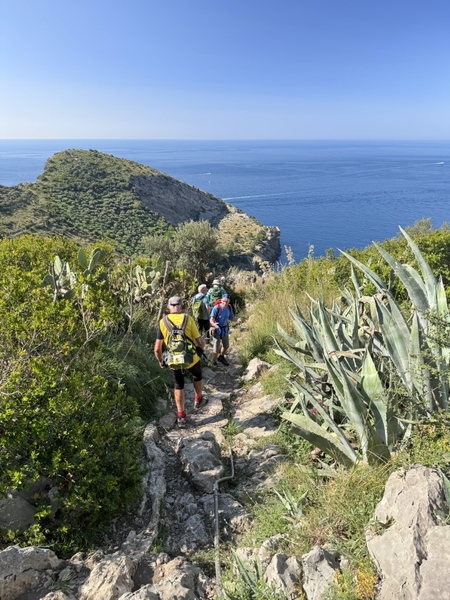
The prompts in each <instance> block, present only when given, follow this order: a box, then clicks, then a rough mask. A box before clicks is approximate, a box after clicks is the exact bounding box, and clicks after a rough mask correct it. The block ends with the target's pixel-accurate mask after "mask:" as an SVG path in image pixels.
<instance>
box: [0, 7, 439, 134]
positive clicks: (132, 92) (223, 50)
mask: <svg viewBox="0 0 450 600" xmlns="http://www.w3.org/2000/svg"><path fill="white" fill-rule="evenodd" d="M449 32H450V2H448V0H445V1H441V0H434V1H432V2H425V0H422V1H420V2H419V1H414V0H389V1H385V0H378V1H376V2H375V1H373V0H372V2H369V1H368V0H339V1H338V0H322V1H319V0H276V1H275V0H272V1H268V0H259V1H258V2H256V1H253V2H250V1H249V0H239V1H237V0H227V2H218V1H217V0H208V1H206V0H191V1H190V2H188V1H187V0H158V1H154V0H128V1H127V2H125V0H122V1H120V2H119V1H118V0H77V2H66V1H64V0H58V1H57V0H0V86H1V87H0V89H1V93H0V138H62V139H65V138H97V139H99V138H116V139H117V138H131V139H138V138H142V139H150V138H155V139H450V33H449Z"/></svg>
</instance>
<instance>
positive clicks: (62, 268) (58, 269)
mask: <svg viewBox="0 0 450 600" xmlns="http://www.w3.org/2000/svg"><path fill="white" fill-rule="evenodd" d="M75 283H76V275H75V273H74V272H73V271H71V270H70V266H69V263H67V262H65V263H63V262H62V261H61V259H60V257H59V256H58V255H56V256H55V260H54V262H53V265H52V266H51V267H50V273H47V274H46V275H45V276H44V279H43V285H44V286H50V287H51V288H52V290H53V301H54V302H56V300H57V299H58V298H64V299H66V300H70V299H71V298H72V297H73V294H74V291H73V286H74V285H75Z"/></svg>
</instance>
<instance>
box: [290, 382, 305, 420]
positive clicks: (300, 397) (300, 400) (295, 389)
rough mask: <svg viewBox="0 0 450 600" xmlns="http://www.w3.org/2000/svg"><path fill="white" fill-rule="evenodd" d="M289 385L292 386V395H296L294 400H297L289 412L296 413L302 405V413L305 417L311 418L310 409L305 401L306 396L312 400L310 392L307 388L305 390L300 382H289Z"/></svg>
mask: <svg viewBox="0 0 450 600" xmlns="http://www.w3.org/2000/svg"><path fill="white" fill-rule="evenodd" d="M288 381H289V380H288ZM289 385H290V386H291V389H292V393H293V394H294V398H295V399H296V401H295V402H294V404H293V405H292V406H291V409H290V411H288V412H291V413H295V410H296V408H297V405H298V404H300V408H301V409H302V412H303V414H304V415H305V417H309V416H310V414H309V412H308V407H307V403H306V399H305V396H306V397H307V399H308V400H309V399H310V396H311V394H310V392H309V390H308V389H307V388H306V389H305V388H304V387H303V386H302V385H301V384H300V383H299V382H298V381H289Z"/></svg>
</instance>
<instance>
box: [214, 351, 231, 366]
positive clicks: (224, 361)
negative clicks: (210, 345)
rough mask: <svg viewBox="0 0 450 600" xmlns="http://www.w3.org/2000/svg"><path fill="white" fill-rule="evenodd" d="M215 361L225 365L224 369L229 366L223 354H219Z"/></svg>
mask: <svg viewBox="0 0 450 600" xmlns="http://www.w3.org/2000/svg"><path fill="white" fill-rule="evenodd" d="M217 360H218V361H219V362H221V363H222V364H223V365H225V366H226V367H228V366H229V364H230V363H229V362H228V361H227V359H226V358H225V356H224V355H223V354H221V355H220V356H218V357H217Z"/></svg>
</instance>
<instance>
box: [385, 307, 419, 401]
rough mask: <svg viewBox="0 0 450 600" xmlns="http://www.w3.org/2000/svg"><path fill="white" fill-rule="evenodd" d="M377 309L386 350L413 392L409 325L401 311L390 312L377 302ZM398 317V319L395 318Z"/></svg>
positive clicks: (408, 388) (406, 384) (409, 389)
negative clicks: (410, 371)
mask: <svg viewBox="0 0 450 600" xmlns="http://www.w3.org/2000/svg"><path fill="white" fill-rule="evenodd" d="M395 305H396V303H395V301H394V302H393V304H392V305H391V308H393V307H395ZM376 307H377V311H378V320H379V322H380V329H381V333H382V335H383V340H384V343H385V345H386V348H387V350H388V352H389V356H390V358H391V360H392V361H393V363H394V365H395V366H396V367H397V371H398V374H399V375H400V377H401V379H402V381H403V383H404V384H405V386H406V388H407V390H408V391H409V392H410V393H411V392H412V385H411V376H410V373H409V350H408V346H409V337H410V334H409V329H408V325H407V323H406V321H405V319H404V317H403V315H402V314H401V312H400V310H396V311H395V316H394V314H393V313H391V312H389V311H388V310H387V308H386V307H385V306H384V304H382V303H381V302H379V301H378V300H377V301H376ZM395 317H397V318H395Z"/></svg>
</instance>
